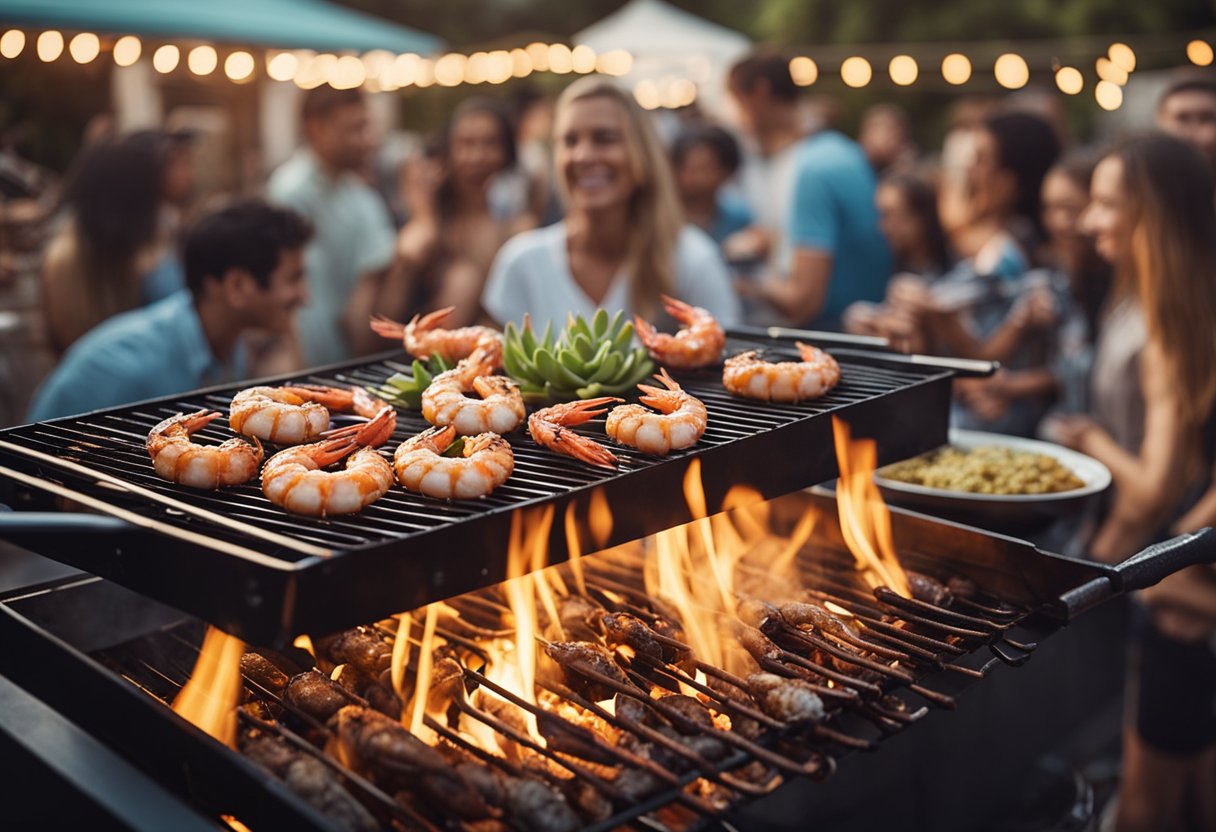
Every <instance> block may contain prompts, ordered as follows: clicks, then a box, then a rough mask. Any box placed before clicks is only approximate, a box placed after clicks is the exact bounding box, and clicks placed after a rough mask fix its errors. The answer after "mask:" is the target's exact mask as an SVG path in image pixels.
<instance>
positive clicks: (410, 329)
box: [371, 306, 502, 369]
mask: <svg viewBox="0 0 1216 832" xmlns="http://www.w3.org/2000/svg"><path fill="white" fill-rule="evenodd" d="M455 309H456V307H455V306H449V307H447V308H445V309H439V310H436V311H434V312H431V313H429V314H427V315H415V316H414V317H413V318H412V319H411V320H410V322H409V323H408V324H401V323H398V322H397V321H394V320H392V319H390V318H386V317H384V316H383V315H373V316H372V320H371V327H372V331H374V332H375V333H376V334H377V335H379V336H381V337H383V338H392V339H399V340H400V341H401V344H402V346H404V347H405V351H406V352H408V353H409V354H410V355H412V356H414V357H415V358H421V359H423V360H426V359H428V358H430V357H431V356H434V355H438V356H442V358H443V360H444V361H447V362H449V363H455V362H457V361H460V360H461V359H462V358H468V357H469V356H470V355H472V354H473V353H474V352H475V351H477V350H478V349H483V348H484V349H487V350H490V354H491V355H493V356H494V369H498V364H499V362H501V361H502V333H501V332H498V331H496V330H493V329H490V327H488V326H462V327H460V328H459V329H441V328H440V327H439V324H441V323H442V322H443V321H444V319H445V318H447V317H448V316H449V315H451V314H452V312H453V311H455Z"/></svg>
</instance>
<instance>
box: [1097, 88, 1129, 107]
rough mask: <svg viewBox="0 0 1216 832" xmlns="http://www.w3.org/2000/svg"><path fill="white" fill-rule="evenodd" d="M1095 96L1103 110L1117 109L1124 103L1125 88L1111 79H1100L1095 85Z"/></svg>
mask: <svg viewBox="0 0 1216 832" xmlns="http://www.w3.org/2000/svg"><path fill="white" fill-rule="evenodd" d="M1094 98H1095V99H1096V100H1097V102H1098V106H1099V107H1101V108H1102V109H1103V110H1117V109H1119V107H1121V106H1122V105H1123V88H1122V87H1120V86H1119V85H1118V84H1113V83H1111V82H1110V81H1099V82H1098V83H1097V85H1096V86H1095V87H1094Z"/></svg>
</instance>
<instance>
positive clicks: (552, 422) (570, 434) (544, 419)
mask: <svg viewBox="0 0 1216 832" xmlns="http://www.w3.org/2000/svg"><path fill="white" fill-rule="evenodd" d="M619 401H623V399H618V398H616V397H614V396H603V397H601V398H598V399H585V400H583V401H578V402H565V403H563V404H555V405H553V406H552V407H546V408H544V409H543V410H538V411H536V412H535V413H533V414H532V415H531V416H529V417H528V433H530V434H532V438H533V439H534V440H535V441H536V442H537V444H540V445H544V446H545V447H546V448H548V449H549V450H551V451H557V452H558V453H559V454H565V455H566V456H571V457H574V458H575V459H579V460H582V461H583V462H586V463H587V464H589V465H600V466H602V467H604V468H612V467H615V466H616V465H618V464H619V463H620V460H618V459H617V458H616V455H615V454H613V453H612V451H610V450H608V449H607V448H605V447H604V446H603V445H601V444H600V443H599V442H596V441H595V440H594V439H591V438H589V437H586V436H583V435H581V434H578V433H575V432H574V431H572V430H570V426H571V425H581V424H583V423H584V422H587V421H590V420H591V419H594V418H595V417H596V416H603V415H604V414H605V413H607V412H608V411H607V409H599V410H595V409H593V408H598V407H600V405H605V404H608V403H609V402H619Z"/></svg>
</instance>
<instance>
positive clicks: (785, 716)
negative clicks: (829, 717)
mask: <svg viewBox="0 0 1216 832" xmlns="http://www.w3.org/2000/svg"><path fill="white" fill-rule="evenodd" d="M747 689H748V691H750V692H751V695H752V698H753V699H755V700H756V704H758V705H759V706H760V709H761V710H762V711H764V712H765V713H766V714H768V715H769V716H771V717H772V718H773V719H779V720H781V721H782V722H788V723H800V722H819V721H821V720H822V719H823V717H824V710H823V700H822V699H820V698H819V694H817V693H815V691H814V690H813V689H812V688H811V686H810V685H809V684H808V683H807V682H804V681H802V680H801V679H787V678H785V677H784V676H778V675H776V674H775V673H753V674H752V675H751V676H748V677H747Z"/></svg>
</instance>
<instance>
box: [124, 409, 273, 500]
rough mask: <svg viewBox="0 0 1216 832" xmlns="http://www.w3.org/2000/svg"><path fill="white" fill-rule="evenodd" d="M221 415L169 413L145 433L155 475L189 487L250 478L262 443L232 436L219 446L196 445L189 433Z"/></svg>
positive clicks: (244, 480)
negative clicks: (174, 414)
mask: <svg viewBox="0 0 1216 832" xmlns="http://www.w3.org/2000/svg"><path fill="white" fill-rule="evenodd" d="M222 415H223V414H221V413H219V412H216V411H206V410H199V411H197V412H195V413H179V414H177V415H176V416H170V417H169V418H168V419H165V420H164V421H163V422H161V423H160V424H158V425H157V426H156V427H154V428H152V430H151V431H149V433H148V442H147V448H148V455H149V456H150V457H152V466H153V467H154V468H155V469H156V473H157V475H158V476H161V477H164V478H165V479H167V480H169V481H170V482H176V483H180V484H182V485H188V486H190V487H191V488H221V487H223V486H225V485H240V484H241V483H243V482H248V481H249V480H251V479H253V478H254V476H256V475H257V473H258V466H259V465H261V464H262V443H261V442H259V441H258V440H257V439H256V438H255V439H254V440H253V444H252V445H250V444H249V443H248V442H246V441H245V440H244V439H238V438H236V437H233V438H232V439H229V440H228V441H227V442H224V443H223V444H220V445H195V444H194V443H193V442H192V441H191V440H190V434H192V433H195V432H196V431H200V430H202V429H203V428H205V427H206V426H207V425H209V424H211V423H212V422H213V421H215V420H216V419H218V418H219V417H220V416H222Z"/></svg>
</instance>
